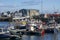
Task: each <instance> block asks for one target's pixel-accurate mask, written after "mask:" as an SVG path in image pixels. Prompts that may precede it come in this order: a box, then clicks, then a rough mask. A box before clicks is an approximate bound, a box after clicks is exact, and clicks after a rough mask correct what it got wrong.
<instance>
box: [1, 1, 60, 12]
mask: <svg viewBox="0 0 60 40" xmlns="http://www.w3.org/2000/svg"><path fill="white" fill-rule="evenodd" d="M41 1H42V2H41ZM41 3H42V4H43V5H42V7H41ZM23 8H24V9H39V10H40V11H41V8H42V9H43V12H53V11H60V0H0V12H1V11H8V10H9V11H15V10H19V9H23Z"/></svg>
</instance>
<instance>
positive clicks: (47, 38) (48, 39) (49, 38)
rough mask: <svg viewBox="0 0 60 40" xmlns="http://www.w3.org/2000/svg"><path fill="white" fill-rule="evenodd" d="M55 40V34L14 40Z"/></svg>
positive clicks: (59, 39)
mask: <svg viewBox="0 0 60 40" xmlns="http://www.w3.org/2000/svg"><path fill="white" fill-rule="evenodd" d="M54 39H55V38H54V34H45V35H44V37H41V36H30V35H29V36H28V35H23V36H22V38H21V39H14V40H54ZM0 40H5V39H3V38H2V39H0ZM6 40H9V39H6ZM11 40H12V39H11ZM57 40H60V33H58V34H57Z"/></svg>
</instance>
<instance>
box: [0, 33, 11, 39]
mask: <svg viewBox="0 0 60 40" xmlns="http://www.w3.org/2000/svg"><path fill="white" fill-rule="evenodd" d="M0 38H10V35H7V34H0Z"/></svg>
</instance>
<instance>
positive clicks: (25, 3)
mask: <svg viewBox="0 0 60 40" xmlns="http://www.w3.org/2000/svg"><path fill="white" fill-rule="evenodd" d="M21 4H22V5H40V1H38V0H29V1H23V2H21Z"/></svg>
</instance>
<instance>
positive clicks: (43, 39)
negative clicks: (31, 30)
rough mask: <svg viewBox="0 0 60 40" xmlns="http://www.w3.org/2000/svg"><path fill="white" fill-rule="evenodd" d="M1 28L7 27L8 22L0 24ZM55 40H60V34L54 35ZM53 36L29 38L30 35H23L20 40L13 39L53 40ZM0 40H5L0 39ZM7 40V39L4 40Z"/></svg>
mask: <svg viewBox="0 0 60 40" xmlns="http://www.w3.org/2000/svg"><path fill="white" fill-rule="evenodd" d="M0 26H1V27H5V28H6V27H7V26H9V22H0ZM56 38H57V40H60V32H59V33H57V35H56ZM54 39H55V35H54V34H45V35H44V36H43V37H42V36H31V35H23V36H22V38H21V39H14V40H54ZM0 40H5V39H3V38H1V39H0ZM6 40H9V39H6ZM11 40H12V39H11Z"/></svg>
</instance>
